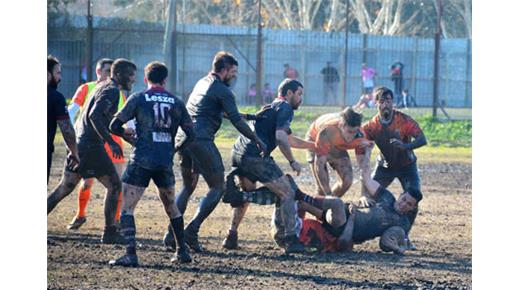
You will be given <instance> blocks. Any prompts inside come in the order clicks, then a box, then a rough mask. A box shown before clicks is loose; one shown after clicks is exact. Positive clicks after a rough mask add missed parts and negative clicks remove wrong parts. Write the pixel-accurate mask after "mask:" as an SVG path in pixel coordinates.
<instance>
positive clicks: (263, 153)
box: [255, 139, 267, 157]
mask: <svg viewBox="0 0 520 290" xmlns="http://www.w3.org/2000/svg"><path fill="white" fill-rule="evenodd" d="M255 142H256V146H257V147H258V149H260V156H262V157H265V156H267V146H266V145H265V143H264V142H262V140H260V139H256V141H255Z"/></svg>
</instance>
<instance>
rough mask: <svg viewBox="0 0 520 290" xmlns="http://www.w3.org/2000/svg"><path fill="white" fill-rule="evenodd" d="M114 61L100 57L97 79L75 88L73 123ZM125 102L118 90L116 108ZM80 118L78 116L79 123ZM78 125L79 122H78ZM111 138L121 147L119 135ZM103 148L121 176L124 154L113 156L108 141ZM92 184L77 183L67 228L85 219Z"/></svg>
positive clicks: (71, 108)
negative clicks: (74, 210) (74, 206)
mask: <svg viewBox="0 0 520 290" xmlns="http://www.w3.org/2000/svg"><path fill="white" fill-rule="evenodd" d="M113 63H114V60H113V59H110V58H102V59H100V60H99V61H98V62H97V64H96V77H97V80H96V81H93V82H88V83H84V84H82V85H81V86H79V87H78V89H77V90H76V93H75V94H74V97H73V98H72V101H71V103H70V105H69V107H68V111H69V116H70V120H71V121H72V122H73V123H74V120H75V119H76V116H77V115H78V112H79V113H80V114H81V112H82V111H83V108H84V105H85V104H86V103H88V101H89V100H90V97H92V93H93V92H94V89H95V88H96V86H97V85H98V84H99V83H102V82H104V81H106V79H107V78H109V77H110V67H111V66H112V64H113ZM125 102H126V96H125V94H124V93H123V91H122V90H121V91H119V102H118V105H117V109H118V110H121V108H122V107H123V105H124V104H125ZM79 120H80V118H78V123H79ZM78 125H79V124H78ZM127 125H129V126H128V127H130V128H135V126H134V125H133V124H132V125H130V123H129V124H127ZM112 139H114V141H116V143H117V144H119V146H121V148H123V140H122V139H121V138H120V137H119V136H115V135H112ZM105 150H106V151H107V154H108V156H109V157H110V159H111V160H112V163H114V167H115V168H116V171H117V174H118V175H119V176H120V177H121V174H122V173H123V169H124V166H125V163H126V160H125V157H124V154H122V155H121V157H120V158H115V157H113V154H112V151H110V146H109V145H108V143H105ZM93 184H94V178H86V179H85V178H84V179H82V180H81V183H80V185H79V189H78V211H77V213H76V215H75V216H74V218H73V219H72V221H71V222H70V224H68V225H67V228H68V229H69V230H77V229H79V228H80V227H81V226H82V225H83V224H84V223H85V222H86V221H87V217H86V211H85V210H86V208H87V203H88V201H89V199H90V191H91V189H92V185H93ZM121 194H122V193H121V192H120V193H119V198H118V200H117V209H116V223H117V222H119V216H120V213H121V199H122V195H121Z"/></svg>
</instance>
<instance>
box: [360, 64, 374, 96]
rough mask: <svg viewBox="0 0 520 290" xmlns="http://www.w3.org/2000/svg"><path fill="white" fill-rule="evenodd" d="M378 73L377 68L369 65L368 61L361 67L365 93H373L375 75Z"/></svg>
mask: <svg viewBox="0 0 520 290" xmlns="http://www.w3.org/2000/svg"><path fill="white" fill-rule="evenodd" d="M376 75H377V73H376V70H375V69H373V68H371V67H368V66H367V64H366V63H363V65H362V67H361V79H362V80H363V92H364V93H365V94H371V93H372V90H373V89H374V77H375V76H376Z"/></svg>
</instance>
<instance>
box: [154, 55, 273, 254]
mask: <svg viewBox="0 0 520 290" xmlns="http://www.w3.org/2000/svg"><path fill="white" fill-rule="evenodd" d="M237 73H238V62H237V60H236V59H235V57H234V56H233V55H231V54H230V53H229V52H225V51H220V52H218V53H217V54H216V55H215V57H214V59H213V65H212V70H211V72H210V73H209V74H208V75H207V76H205V77H203V78H202V79H200V80H199V81H198V82H197V84H196V85H195V87H194V88H193V91H192V93H191V95H190V97H189V99H188V102H187V105H186V108H187V110H188V113H189V115H190V117H191V120H192V121H193V125H194V130H193V131H194V140H193V142H191V143H190V144H188V145H187V146H186V147H185V148H182V149H181V150H180V151H179V155H180V159H181V164H180V166H181V171H182V180H183V187H182V189H181V192H180V194H179V195H178V197H177V206H178V208H179V210H180V211H181V213H184V211H185V210H186V206H187V203H188V199H189V198H190V196H191V194H192V193H193V191H194V190H195V187H196V186H197V182H198V179H199V174H202V176H203V177H204V179H205V180H206V183H207V184H208V187H209V191H208V192H207V193H206V196H205V197H204V198H203V199H202V200H201V202H200V204H199V208H198V209H197V212H196V213H195V215H194V217H193V218H192V220H191V221H190V222H189V224H188V225H187V226H186V228H185V239H186V243H187V244H188V246H189V247H190V248H191V249H193V250H194V251H195V252H202V251H203V250H204V249H203V248H202V247H201V245H200V244H199V240H198V233H199V230H200V227H201V225H202V223H203V222H204V220H205V219H206V218H207V217H208V216H209V215H210V214H211V212H213V210H214V209H215V207H216V206H217V204H218V202H219V201H220V199H221V197H222V194H223V192H224V164H223V163H222V157H221V155H220V152H219V151H218V149H217V146H216V145H215V142H214V140H215V134H216V133H217V131H218V129H219V128H220V125H221V124H222V118H223V117H224V116H226V118H228V119H229V121H230V122H231V124H233V126H234V127H235V128H236V129H237V130H238V131H239V132H240V133H241V134H242V135H243V136H244V137H245V138H247V139H249V140H251V141H252V142H253V144H255V146H258V147H259V148H260V151H265V150H266V149H265V144H264V143H263V142H262V141H261V140H260V139H259V138H258V136H257V135H256V134H255V133H254V132H253V131H252V130H251V128H250V127H249V125H248V124H247V122H246V121H245V120H244V119H243V117H242V115H241V114H240V113H239V112H238V108H237V105H236V102H235V95H234V94H233V92H232V91H231V90H230V88H229V86H230V84H231V83H232V81H233V80H234V79H235V78H236V76H237ZM179 133H180V134H179V136H178V138H183V137H184V136H183V134H182V132H179ZM172 236H173V231H172V229H171V227H169V229H168V232H167V233H166V234H165V236H164V240H163V241H164V244H165V245H166V246H169V245H171V244H172V242H173V241H174V240H173V239H172Z"/></svg>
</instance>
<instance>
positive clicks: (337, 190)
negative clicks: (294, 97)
mask: <svg viewBox="0 0 520 290" xmlns="http://www.w3.org/2000/svg"><path fill="white" fill-rule="evenodd" d="M362 119H363V115H361V114H360V113H358V112H356V111H354V110H353V109H352V108H350V107H347V108H345V109H344V110H343V111H341V112H339V113H331V114H325V115H322V116H320V117H319V118H318V119H316V120H315V121H314V122H313V123H312V124H311V126H310V128H309V131H308V132H307V135H306V138H305V139H306V140H307V141H311V142H313V143H314V145H315V147H316V149H315V151H312V150H309V151H308V152H307V161H308V162H309V164H310V167H311V172H312V173H313V175H314V178H315V179H316V191H317V194H318V195H334V196H338V197H341V196H343V195H344V194H345V193H346V192H347V190H348V189H349V188H350V186H351V185H352V179H353V174H352V164H351V161H350V157H349V155H348V151H347V150H349V149H355V152H356V159H357V162H358V164H359V163H360V162H361V160H362V159H363V150H362V148H363V147H365V146H367V145H368V144H369V142H368V140H366V139H365V138H363V134H362V133H361V132H360V131H359V127H360V126H361V120H362ZM327 163H328V164H329V165H330V167H332V169H334V171H336V174H337V175H338V182H337V183H336V184H335V185H334V186H333V187H332V188H331V187H330V185H329V172H328V169H327Z"/></svg>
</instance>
